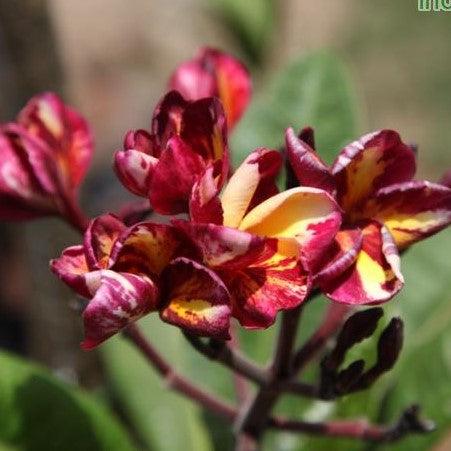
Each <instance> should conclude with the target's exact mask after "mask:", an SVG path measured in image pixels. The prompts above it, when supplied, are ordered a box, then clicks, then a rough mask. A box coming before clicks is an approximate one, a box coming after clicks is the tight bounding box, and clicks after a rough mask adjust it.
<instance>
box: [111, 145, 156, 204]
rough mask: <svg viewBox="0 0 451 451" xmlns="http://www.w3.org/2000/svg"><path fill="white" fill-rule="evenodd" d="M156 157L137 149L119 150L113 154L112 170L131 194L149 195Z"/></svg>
mask: <svg viewBox="0 0 451 451" xmlns="http://www.w3.org/2000/svg"><path fill="white" fill-rule="evenodd" d="M157 163H158V159H157V158H155V157H153V156H151V155H147V154H145V153H143V152H140V151H139V150H134V149H130V150H120V151H118V152H116V154H115V156H114V170H115V172H116V175H117V176H118V178H119V180H120V181H121V183H122V184H123V185H124V186H125V187H126V188H127V189H128V190H129V191H131V192H132V193H133V194H136V195H138V196H142V197H148V196H149V188H150V182H151V180H152V174H153V171H154V169H155V166H156V165H157Z"/></svg>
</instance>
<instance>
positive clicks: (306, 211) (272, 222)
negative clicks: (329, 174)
mask: <svg viewBox="0 0 451 451" xmlns="http://www.w3.org/2000/svg"><path fill="white" fill-rule="evenodd" d="M331 211H332V205H331V202H329V201H328V199H327V198H326V197H325V196H324V193H323V192H322V191H320V190H316V189H313V188H293V189H290V190H288V191H285V192H283V193H280V194H277V195H276V196H273V197H271V198H269V199H267V200H266V201H264V202H262V203H261V204H259V205H258V206H257V207H255V208H254V209H253V210H251V211H250V212H249V213H248V214H247V215H246V217H245V218H243V220H242V222H241V224H240V225H239V228H240V229H241V230H245V231H247V232H250V233H254V234H256V235H259V236H268V237H273V238H295V237H297V236H299V235H305V233H306V232H307V228H308V226H309V225H310V224H312V223H318V222H321V221H322V220H324V219H325V218H326V217H327V216H328V215H329V214H330V213H331Z"/></svg>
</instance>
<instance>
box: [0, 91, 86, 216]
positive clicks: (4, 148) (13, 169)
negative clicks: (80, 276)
mask: <svg viewBox="0 0 451 451" xmlns="http://www.w3.org/2000/svg"><path fill="white" fill-rule="evenodd" d="M92 152H93V142H92V136H91V132H90V130H89V127H88V125H87V123H86V121H85V120H84V119H83V117H81V116H80V114H79V113H77V112H76V111H75V110H74V109H72V108H71V107H69V106H67V105H65V104H64V103H63V102H62V100H61V99H60V98H59V97H58V96H57V95H56V94H53V93H44V94H40V95H37V96H35V97H33V98H32V99H31V100H30V101H29V102H28V103H27V105H26V106H25V107H24V109H23V110H22V111H21V112H20V113H19V115H18V117H17V120H16V121H15V122H11V123H7V124H4V125H2V126H1V127H0V156H1V158H0V219H4V220H20V219H30V218H34V217H38V216H45V215H54V214H61V215H63V216H72V212H73V209H74V208H76V207H75V204H76V202H75V199H76V195H77V188H78V186H79V185H80V183H81V181H82V180H83V178H84V176H85V173H86V171H87V169H88V167H89V163H90V161H91V156H92ZM72 219H73V218H72Z"/></svg>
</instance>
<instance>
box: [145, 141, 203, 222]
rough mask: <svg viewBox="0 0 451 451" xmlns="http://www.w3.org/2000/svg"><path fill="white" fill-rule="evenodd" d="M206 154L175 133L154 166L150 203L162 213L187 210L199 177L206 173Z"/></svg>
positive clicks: (175, 212) (184, 211)
mask: <svg viewBox="0 0 451 451" xmlns="http://www.w3.org/2000/svg"><path fill="white" fill-rule="evenodd" d="M204 170H205V162H204V160H203V159H202V157H201V156H200V155H199V154H197V153H195V152H193V151H192V150H191V148H190V147H189V146H188V145H187V144H186V143H185V142H184V141H182V140H181V139H180V137H178V136H174V137H172V138H171V139H170V140H169V142H168V147H167V149H165V150H164V152H163V153H162V154H161V157H160V159H159V161H158V163H157V165H156V166H155V168H154V171H153V176H152V180H151V183H150V203H151V205H152V207H153V208H154V209H155V211H157V212H158V213H161V214H177V213H186V212H188V210H189V199H190V196H191V190H192V188H193V185H194V183H195V181H196V177H197V176H199V175H200V174H203V172H204Z"/></svg>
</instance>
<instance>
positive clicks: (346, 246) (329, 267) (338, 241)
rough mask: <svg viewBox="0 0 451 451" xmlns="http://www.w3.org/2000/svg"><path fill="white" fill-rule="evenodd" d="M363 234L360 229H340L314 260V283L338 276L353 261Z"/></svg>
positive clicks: (322, 282) (360, 247)
mask: <svg viewBox="0 0 451 451" xmlns="http://www.w3.org/2000/svg"><path fill="white" fill-rule="evenodd" d="M362 242H363V235H362V232H361V230H360V229H358V228H356V229H349V230H346V229H344V230H340V231H339V232H338V233H337V235H336V236H335V240H334V242H333V243H332V244H331V246H330V247H329V248H328V249H327V251H326V252H325V253H324V254H323V255H322V259H321V261H318V262H316V269H313V268H312V269H313V271H312V272H313V280H314V282H315V284H318V285H320V286H321V285H322V284H325V283H327V282H329V281H331V280H334V279H335V278H337V277H338V276H340V275H341V274H342V273H343V272H344V271H346V270H347V269H348V268H350V267H351V265H352V264H353V263H354V262H355V260H356V258H357V256H358V254H359V252H360V250H361V249H362Z"/></svg>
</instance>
